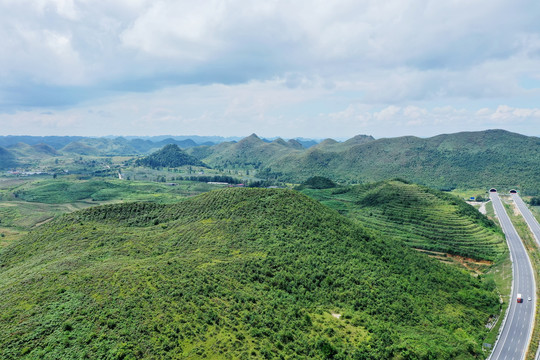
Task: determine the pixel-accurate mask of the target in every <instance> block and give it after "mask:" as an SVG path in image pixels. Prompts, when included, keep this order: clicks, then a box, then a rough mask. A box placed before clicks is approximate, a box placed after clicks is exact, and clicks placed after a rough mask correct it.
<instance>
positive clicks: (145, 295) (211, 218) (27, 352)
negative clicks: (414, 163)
mask: <svg viewBox="0 0 540 360" xmlns="http://www.w3.org/2000/svg"><path fill="white" fill-rule="evenodd" d="M0 298H1V299H2V301H1V302H0V358H3V359H19V358H44V359H60V358H110V359H139V358H147V359H156V358H167V359H174V358H180V359H181V358H204V357H208V358H214V359H232V358H233V359H236V358H290V359H293V358H296V359H419V358H425V359H435V358H436V359H470V358H482V357H483V354H482V350H481V344H482V337H483V335H484V334H485V332H486V329H485V326H484V325H485V323H486V322H487V320H488V318H489V316H490V315H493V314H496V313H497V312H498V310H499V306H500V305H499V300H498V297H497V295H496V294H495V292H494V285H493V283H485V282H484V281H483V280H482V278H481V277H478V278H475V277H472V276H470V275H469V274H468V273H465V272H462V271H459V270H457V269H455V268H451V267H448V266H447V265H445V264H442V263H439V262H437V261H435V260H433V259H430V258H428V257H426V256H423V255H422V254H419V253H417V252H415V251H413V250H411V249H409V248H407V247H406V246H404V245H403V244H402V243H401V242H399V241H396V240H394V239H392V238H386V237H381V236H378V235H376V234H375V233H372V232H370V231H368V230H366V229H365V228H364V227H362V226H360V225H359V224H358V223H356V222H354V221H352V220H350V219H347V218H345V217H343V216H341V215H339V214H338V213H337V212H336V211H334V210H331V209H329V208H328V207H326V206H323V205H321V204H320V203H318V202H316V201H315V200H311V199H309V198H308V197H306V196H304V195H302V194H300V193H298V192H295V191H291V190H282V189H248V188H245V189H242V188H231V189H223V190H218V191H213V192H209V193H205V194H202V195H199V196H197V197H193V198H190V199H188V200H185V201H182V202H180V203H176V204H169V205H159V204H151V203H129V204H119V205H106V206H103V207H95V208H90V209H87V210H83V211H79V212H75V213H71V214H68V215H64V216H63V217H61V218H59V219H56V220H53V221H51V222H49V223H47V224H45V225H42V226H41V227H40V228H39V230H38V231H33V232H31V233H29V234H28V235H26V236H25V237H24V238H23V239H22V240H20V241H19V242H17V243H16V244H11V245H9V246H7V247H5V248H4V249H2V250H0Z"/></svg>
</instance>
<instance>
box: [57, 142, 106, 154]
mask: <svg viewBox="0 0 540 360" xmlns="http://www.w3.org/2000/svg"><path fill="white" fill-rule="evenodd" d="M60 152H62V153H68V154H77V155H93V156H97V155H100V151H99V150H98V149H96V148H95V147H92V146H90V145H87V144H84V143H83V142H81V141H74V142H71V143H69V144H67V145H66V146H64V147H63V148H62V149H61V150H60Z"/></svg>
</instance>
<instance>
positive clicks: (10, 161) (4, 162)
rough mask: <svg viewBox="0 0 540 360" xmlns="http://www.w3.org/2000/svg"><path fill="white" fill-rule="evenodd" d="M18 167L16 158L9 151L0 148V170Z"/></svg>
mask: <svg viewBox="0 0 540 360" xmlns="http://www.w3.org/2000/svg"><path fill="white" fill-rule="evenodd" d="M16 166H17V161H16V159H15V156H14V155H13V154H12V153H11V152H9V151H8V150H6V149H4V148H3V147H0V169H9V168H13V167H16Z"/></svg>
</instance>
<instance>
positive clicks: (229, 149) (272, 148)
mask: <svg viewBox="0 0 540 360" xmlns="http://www.w3.org/2000/svg"><path fill="white" fill-rule="evenodd" d="M298 145H300V146H298ZM302 152H303V147H302V146H301V144H300V143H298V142H297V141H289V142H286V141H284V140H283V139H280V138H278V139H276V140H274V141H272V142H266V141H263V140H262V139H260V138H259V137H258V136H257V135H255V134H251V135H250V136H248V137H246V138H244V139H242V140H240V141H239V142H225V143H221V144H218V145H215V146H211V147H204V150H202V151H201V150H198V149H197V148H193V149H190V150H189V153H191V154H193V155H194V156H197V157H198V158H199V159H202V160H203V161H204V162H205V163H207V164H210V165H211V166H213V167H218V168H219V167H225V168H227V167H235V166H241V167H244V166H251V167H254V168H259V167H260V166H262V165H263V166H264V165H266V164H269V163H271V162H272V161H274V160H275V159H279V158H281V157H283V156H285V155H288V154H301V153H302Z"/></svg>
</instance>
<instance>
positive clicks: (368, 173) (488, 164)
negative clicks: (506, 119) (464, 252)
mask: <svg viewBox="0 0 540 360" xmlns="http://www.w3.org/2000/svg"><path fill="white" fill-rule="evenodd" d="M261 173H264V174H266V176H268V177H273V178H277V179H280V180H283V181H298V182H301V181H304V180H305V179H307V178H309V177H311V176H315V175H319V176H325V177H329V178H331V179H333V180H335V181H338V182H349V183H351V182H353V183H368V182H374V181H380V180H385V179H389V178H395V177H401V178H404V179H407V180H409V181H412V182H415V183H419V184H423V185H428V186H430V187H434V188H438V189H441V190H452V189H455V188H458V187H460V188H489V187H492V186H495V187H497V188H507V189H510V188H514V187H515V186H516V185H517V184H519V188H520V190H521V191H522V192H524V193H526V194H529V195H537V194H538V192H539V191H540V180H539V179H540V139H539V138H537V137H528V136H524V135H519V134H515V133H511V132H508V131H504V130H487V131H480V132H463V133H456V134H449V135H446V134H445V135H438V136H435V137H431V138H427V139H421V138H417V137H413V136H405V137H398V138H388V139H378V140H375V141H370V142H367V143H363V144H359V145H354V146H351V147H348V148H347V149H345V150H343V151H327V150H325V149H324V148H317V147H316V146H315V147H313V148H310V149H308V150H306V151H304V152H302V153H301V154H296V153H290V154H288V155H286V156H284V157H281V158H279V159H275V160H274V161H271V162H269V163H266V164H264V166H261Z"/></svg>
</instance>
